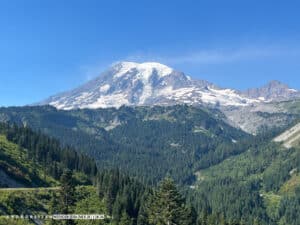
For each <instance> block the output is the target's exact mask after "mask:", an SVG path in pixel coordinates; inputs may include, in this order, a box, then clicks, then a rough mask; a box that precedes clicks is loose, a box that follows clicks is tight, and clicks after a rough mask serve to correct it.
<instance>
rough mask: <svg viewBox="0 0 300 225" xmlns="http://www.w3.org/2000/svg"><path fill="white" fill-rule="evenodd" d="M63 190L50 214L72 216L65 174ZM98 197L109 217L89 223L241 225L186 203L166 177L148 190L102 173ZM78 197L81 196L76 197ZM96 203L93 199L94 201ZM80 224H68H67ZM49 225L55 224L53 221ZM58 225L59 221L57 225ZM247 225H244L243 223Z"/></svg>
mask: <svg viewBox="0 0 300 225" xmlns="http://www.w3.org/2000/svg"><path fill="white" fill-rule="evenodd" d="M61 184H62V188H61V190H60V192H59V195H56V199H52V202H55V204H52V206H51V207H52V208H51V210H52V212H54V213H55V212H56V213H57V212H62V213H65V214H72V213H74V206H76V204H77V203H76V201H77V199H78V197H77V196H76V195H75V193H76V190H75V186H74V185H73V184H74V182H72V174H71V172H70V171H66V172H65V173H64V174H63V175H62V178H61ZM96 192H97V196H98V198H99V199H100V200H101V201H102V202H103V201H104V202H105V206H106V210H105V211H106V212H107V214H108V217H107V219H106V220H104V221H100V222H93V223H92V222H86V223H88V224H113V225H170V224H177V225H214V224H220V225H240V224H241V225H242V224H243V223H240V221H239V220H236V221H227V220H226V218H225V217H224V216H221V214H219V215H218V216H216V215H212V214H210V213H211V212H209V211H205V210H203V211H202V213H201V214H198V212H197V211H196V209H195V208H194V207H193V206H192V205H191V204H190V203H187V201H186V199H185V198H184V197H183V195H182V193H181V192H180V191H179V189H178V188H177V186H176V185H175V182H174V181H173V180H172V179H170V178H165V179H164V180H162V181H161V182H160V183H159V185H158V186H156V187H152V188H151V187H148V186H145V185H143V184H142V183H140V182H139V181H137V180H135V179H133V178H130V177H128V176H126V175H124V174H121V173H120V172H119V171H118V170H110V171H102V172H99V174H98V176H97V188H96ZM79 195H80V194H79ZM94 200H95V201H97V200H96V199H94ZM77 223H78V224H82V223H80V222H75V221H72V222H70V221H68V222H66V224H77ZM51 224H56V223H55V221H52V223H51ZM59 224H61V222H60V223H59ZM245 224H246V223H245Z"/></svg>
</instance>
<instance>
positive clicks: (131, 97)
mask: <svg viewBox="0 0 300 225" xmlns="http://www.w3.org/2000/svg"><path fill="white" fill-rule="evenodd" d="M262 97H263V96H261V95H260V94H259V96H258V97H256V96H253V95H251V94H249V93H247V94H245V93H241V92H238V91H236V90H233V89H222V88H219V87H217V86H216V85H214V84H211V83H209V82H207V81H205V80H195V79H191V78H190V77H189V76H187V75H185V74H184V73H183V72H179V71H176V70H174V69H172V68H170V67H168V66H166V65H163V64H160V63H157V62H145V63H136V62H120V63H117V64H115V65H113V66H112V67H110V68H109V69H108V70H107V71H105V72H103V73H102V74H101V75H100V76H99V77H97V78H95V79H94V80H91V81H90V82H88V83H86V84H84V85H82V86H80V87H78V88H76V89H74V90H71V91H68V92H65V93H62V94H58V95H55V96H52V97H50V98H49V99H47V100H45V101H43V102H42V103H40V104H43V105H44V104H50V105H53V106H55V107H56V108H58V109H65V110H68V109H74V108H107V107H120V106H122V105H129V106H130V105H131V106H140V105H174V104H189V105H199V104H208V105H213V106H239V107H240V106H248V105H252V104H255V103H259V102H263V101H265V99H263V98H262Z"/></svg>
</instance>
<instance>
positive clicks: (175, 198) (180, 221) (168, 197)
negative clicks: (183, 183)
mask: <svg viewBox="0 0 300 225" xmlns="http://www.w3.org/2000/svg"><path fill="white" fill-rule="evenodd" d="M188 211H189V210H188V208H187V207H186V206H185V202H184V199H183V198H182V196H181V195H180V193H179V192H178V190H177V189H176V186H175V184H174V182H173V180H171V179H169V178H167V179H165V180H163V182H162V183H161V184H160V186H159V189H158V190H157V191H156V192H155V193H154V195H153V196H152V197H150V199H149V202H148V208H147V214H148V221H149V224H151V225H189V224H192V221H191V215H189V212H188Z"/></svg>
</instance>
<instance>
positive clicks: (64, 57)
mask: <svg viewBox="0 0 300 225" xmlns="http://www.w3.org/2000/svg"><path fill="white" fill-rule="evenodd" d="M298 2H299V1H280V0H278V1H268V0H260V1H255V0H249V1H248V0H244V1H241V0H237V1H230V0H227V1H223V0H219V1H216V0H207V1H200V0H194V1H189V0H185V1H176V0H173V1H167V0H164V1H163V0H160V1H156V0H151V1H147V0H140V1H130V0H128V1H124V0H123V1H116V0H102V1H100V0H99V1H93V0H82V1H76V0H69V1H68V0H64V1H60V0H49V1H47V0H43V1H39V0H35V1H33V0H26V1H22V0H19V1H16V0H3V1H1V2H0V78H1V81H0V105H4V106H9V105H24V104H29V103H32V102H36V101H39V100H42V99H44V98H46V97H48V96H49V95H53V94H55V93H57V92H61V91H64V90H68V89H71V88H73V87H76V86H78V85H79V84H81V83H83V82H85V81H87V80H88V79H91V78H92V77H95V76H97V75H98V74H99V73H100V72H101V71H102V70H104V69H106V68H107V67H108V66H109V65H111V64H112V63H114V62H116V61H122V60H127V61H128V60H133V61H138V62H143V61H159V62H161V63H165V64H167V65H169V66H172V67H174V68H175V69H178V70H181V71H184V72H185V73H187V74H188V75H190V76H192V77H194V78H199V79H206V80H209V81H211V82H214V83H216V84H217V85H219V86H222V87H231V88H238V89H246V88H248V87H255V86H261V85H263V84H265V83H266V82H267V81H269V80H273V79H276V80H280V81H282V82H285V83H287V84H289V85H290V86H291V87H293V88H297V89H300V26H299V24H300V14H299V8H300V2H299V3H298Z"/></svg>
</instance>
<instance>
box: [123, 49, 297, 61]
mask: <svg viewBox="0 0 300 225" xmlns="http://www.w3.org/2000/svg"><path fill="white" fill-rule="evenodd" d="M299 55H300V49H297V48H284V47H265V46H264V47H243V48H237V49H208V50H195V51H191V52H185V53H176V54H172V55H156V54H143V53H138V54H132V55H130V56H128V57H126V60H129V61H159V62H163V63H170V64H182V63H189V64H193V63H194V64H196V63H197V64H221V63H222V64H223V63H232V62H238V61H247V60H262V59H270V58H275V57H285V56H299Z"/></svg>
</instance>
